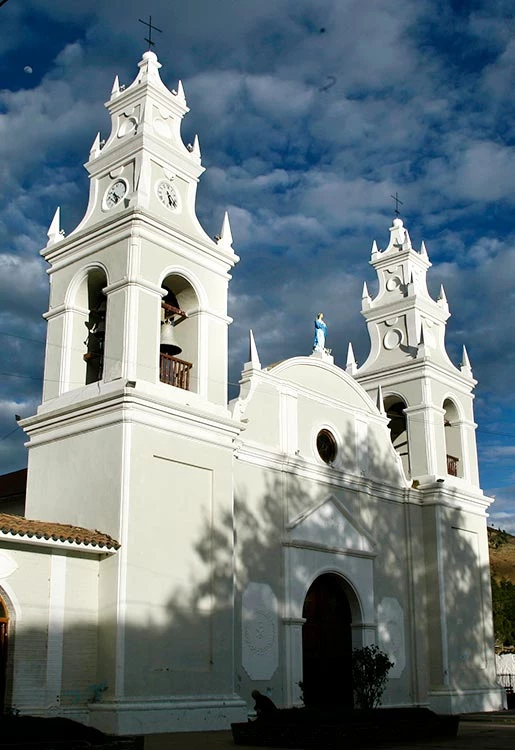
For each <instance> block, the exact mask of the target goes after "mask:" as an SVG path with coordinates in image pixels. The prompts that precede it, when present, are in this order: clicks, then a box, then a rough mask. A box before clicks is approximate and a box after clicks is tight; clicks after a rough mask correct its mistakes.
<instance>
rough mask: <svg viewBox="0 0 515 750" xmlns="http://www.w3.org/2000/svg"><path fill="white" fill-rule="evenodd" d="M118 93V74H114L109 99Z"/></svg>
mask: <svg viewBox="0 0 515 750" xmlns="http://www.w3.org/2000/svg"><path fill="white" fill-rule="evenodd" d="M119 93H120V81H119V79H118V76H115V77H114V82H113V88H112V89H111V99H112V98H113V96H118V94H119Z"/></svg>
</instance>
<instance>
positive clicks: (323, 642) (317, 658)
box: [302, 573, 353, 709]
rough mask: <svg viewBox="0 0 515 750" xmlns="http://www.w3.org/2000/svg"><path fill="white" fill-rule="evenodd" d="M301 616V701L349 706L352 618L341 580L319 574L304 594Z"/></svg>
mask: <svg viewBox="0 0 515 750" xmlns="http://www.w3.org/2000/svg"><path fill="white" fill-rule="evenodd" d="M302 616H303V617H304V618H305V620H306V621H305V623H304V625H303V626H302V657H303V680H302V684H303V694H304V703H305V704H306V706H313V707H315V706H317V707H321V708H323V707H325V708H339V709H349V708H352V705H353V690H352V632H351V619H352V618H351V609H350V605H349V601H348V599H347V596H346V594H345V590H344V585H343V581H342V579H341V578H340V577H339V576H337V575H335V574H333V573H328V574H324V575H322V576H319V578H317V579H316V580H315V581H314V582H313V584H312V585H311V587H310V589H309V591H308V593H307V595H306V599H305V602H304V608H303V612H302Z"/></svg>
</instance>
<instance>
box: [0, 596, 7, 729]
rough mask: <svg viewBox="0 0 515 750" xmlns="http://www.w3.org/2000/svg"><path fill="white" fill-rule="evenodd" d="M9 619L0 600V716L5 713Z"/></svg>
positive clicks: (5, 608)
mask: <svg viewBox="0 0 515 750" xmlns="http://www.w3.org/2000/svg"><path fill="white" fill-rule="evenodd" d="M8 626H9V618H8V616H7V607H6V606H5V604H4V602H3V601H2V599H1V598H0V714H2V713H3V711H4V703H5V685H6V680H7V636H8V633H7V630H8Z"/></svg>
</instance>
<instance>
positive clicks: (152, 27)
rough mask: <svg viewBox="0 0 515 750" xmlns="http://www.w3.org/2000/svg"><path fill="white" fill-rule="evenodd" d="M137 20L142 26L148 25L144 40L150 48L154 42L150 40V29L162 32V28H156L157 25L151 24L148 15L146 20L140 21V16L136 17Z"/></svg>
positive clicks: (150, 17)
mask: <svg viewBox="0 0 515 750" xmlns="http://www.w3.org/2000/svg"><path fill="white" fill-rule="evenodd" d="M138 21H139V22H140V23H142V24H143V25H144V26H148V37H145V41H146V42H148V48H149V50H151V49H152V47H153V46H154V44H155V42H153V41H152V31H159V33H162V29H158V28H157V26H152V16H149V17H148V21H142V20H141V18H138Z"/></svg>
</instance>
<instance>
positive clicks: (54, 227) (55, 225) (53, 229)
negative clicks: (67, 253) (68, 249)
mask: <svg viewBox="0 0 515 750" xmlns="http://www.w3.org/2000/svg"><path fill="white" fill-rule="evenodd" d="M47 237H48V242H47V247H48V245H53V244H54V243H55V242H59V240H60V239H62V238H63V234H62V233H61V209H60V208H59V206H58V207H57V208H56V210H55V214H54V218H53V219H52V223H51V224H50V226H49V227H48V232H47Z"/></svg>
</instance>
